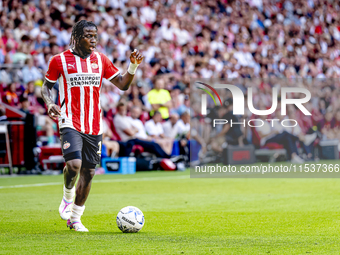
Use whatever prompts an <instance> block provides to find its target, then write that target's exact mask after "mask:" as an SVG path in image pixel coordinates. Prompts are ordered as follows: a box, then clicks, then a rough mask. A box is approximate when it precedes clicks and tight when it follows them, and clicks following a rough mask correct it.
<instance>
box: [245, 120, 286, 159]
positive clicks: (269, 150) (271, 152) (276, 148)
mask: <svg viewBox="0 0 340 255" xmlns="http://www.w3.org/2000/svg"><path fill="white" fill-rule="evenodd" d="M250 129H251V133H252V143H253V144H254V146H255V147H256V148H257V149H256V150H255V156H256V157H262V156H264V157H269V162H275V161H276V159H277V158H278V157H279V156H281V155H282V156H286V155H287V151H286V149H284V148H283V146H282V145H281V144H278V143H267V144H265V145H264V146H261V144H260V141H261V138H260V136H259V134H258V132H257V130H256V128H255V127H251V128H250Z"/></svg>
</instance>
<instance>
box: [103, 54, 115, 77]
mask: <svg viewBox="0 0 340 255" xmlns="http://www.w3.org/2000/svg"><path fill="white" fill-rule="evenodd" d="M100 55H101V58H102V62H103V77H104V78H105V79H108V80H112V79H113V78H114V77H116V76H117V75H118V74H119V70H118V68H117V67H115V65H114V64H113V63H112V62H111V61H110V59H109V58H108V57H107V56H105V55H104V54H100Z"/></svg>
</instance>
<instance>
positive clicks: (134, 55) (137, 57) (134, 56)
mask: <svg viewBox="0 0 340 255" xmlns="http://www.w3.org/2000/svg"><path fill="white" fill-rule="evenodd" d="M143 59H144V56H143V55H142V54H141V53H140V52H139V51H138V50H137V49H135V50H134V51H133V52H131V55H130V61H131V63H132V64H138V65H139V64H140V63H142V61H143Z"/></svg>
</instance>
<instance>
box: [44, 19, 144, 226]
mask: <svg viewBox="0 0 340 255" xmlns="http://www.w3.org/2000/svg"><path fill="white" fill-rule="evenodd" d="M96 44H97V27H96V25H95V24H94V23H92V22H88V21H86V20H81V21H78V22H77V23H76V24H75V25H74V26H73V30H72V35H71V42H70V45H71V49H69V50H67V51H64V52H62V53H60V54H58V55H55V56H53V57H52V58H51V61H50V63H49V67H48V70H47V73H46V75H45V80H44V84H43V86H42V97H43V99H44V101H45V103H46V105H47V107H48V115H49V116H50V117H51V118H52V119H56V118H58V122H59V128H60V140H61V144H62V152H63V156H64V159H65V162H66V167H65V168H64V171H63V172H64V195H63V199H62V201H61V204H60V207H59V214H60V217H61V218H62V219H63V220H67V226H68V227H69V228H70V229H74V230H76V231H82V232H88V229H87V228H85V226H84V225H83V224H82V223H81V220H80V217H81V216H82V214H83V212H84V210H85V205H84V204H85V201H86V199H87V196H88V195H89V192H90V189H91V181H92V178H93V176H94V173H95V166H96V165H97V164H98V163H99V162H100V156H101V146H102V129H103V126H102V118H101V107H100V102H99V94H100V89H101V85H102V79H103V78H106V79H108V80H109V81H111V82H112V83H113V84H114V85H115V86H117V87H118V88H119V89H121V90H127V89H128V88H129V86H130V84H131V82H132V80H133V77H134V74H135V72H136V69H137V67H138V65H139V64H140V63H141V62H142V60H143V58H144V57H143V56H142V55H141V54H140V53H139V52H138V51H137V50H134V51H133V52H132V53H131V55H130V65H129V68H128V71H127V72H126V73H125V74H123V75H121V74H120V73H119V70H118V69H117V68H116V67H115V66H114V65H113V64H112V63H111V61H110V60H109V59H108V58H107V57H106V56H105V55H104V54H102V53H99V52H96V51H95V49H96ZM57 80H59V106H60V107H59V106H57V105H56V104H54V103H53V100H52V97H51V89H52V88H53V85H54V84H55V83H56V82H57ZM78 175H79V181H78V184H77V187H76V188H75V182H76V179H77V176H78ZM74 196H75V199H74ZM73 200H74V202H73Z"/></svg>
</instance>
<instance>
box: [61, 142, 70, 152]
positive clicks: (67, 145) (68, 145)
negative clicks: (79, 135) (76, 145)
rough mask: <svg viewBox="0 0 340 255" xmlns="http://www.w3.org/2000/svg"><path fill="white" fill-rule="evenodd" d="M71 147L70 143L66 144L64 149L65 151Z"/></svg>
mask: <svg viewBox="0 0 340 255" xmlns="http://www.w3.org/2000/svg"><path fill="white" fill-rule="evenodd" d="M70 146H71V144H70V143H68V142H65V143H64V145H63V148H64V150H66V149H68V148H70Z"/></svg>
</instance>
